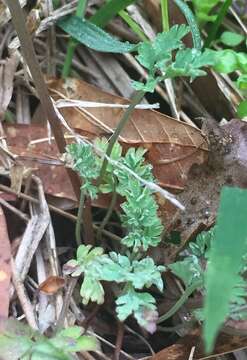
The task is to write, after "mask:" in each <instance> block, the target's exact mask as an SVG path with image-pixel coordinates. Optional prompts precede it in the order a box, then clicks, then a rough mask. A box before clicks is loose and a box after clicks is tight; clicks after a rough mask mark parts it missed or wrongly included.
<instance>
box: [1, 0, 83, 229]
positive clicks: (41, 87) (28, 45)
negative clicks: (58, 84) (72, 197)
mask: <svg viewBox="0 0 247 360" xmlns="http://www.w3.org/2000/svg"><path fill="white" fill-rule="evenodd" d="M6 3H7V5H8V7H9V10H10V12H11V15H12V21H13V24H14V27H15V29H16V32H17V35H18V37H19V39H20V43H21V47H22V53H23V55H24V58H25V60H26V63H27V65H28V67H29V70H30V73H31V75H32V78H33V81H34V84H35V87H36V90H37V93H38V95H39V99H40V102H41V105H42V108H43V111H44V114H45V117H46V119H47V120H48V121H49V122H50V124H51V127H52V131H53V134H54V136H55V139H56V143H57V146H58V149H59V151H60V152H61V153H63V152H64V151H65V147H66V142H65V139H64V136H63V131H62V128H61V124H60V123H59V122H58V118H57V114H56V111H55V109H54V106H53V103H52V100H51V98H50V95H49V92H48V88H47V86H46V84H45V81H44V78H43V75H42V73H41V70H40V67H39V63H38V60H37V58H36V54H35V50H34V46H33V43H32V40H31V37H30V34H29V33H28V31H27V29H26V25H25V18H24V15H23V11H22V9H21V6H20V3H19V1H18V0H6ZM67 171H68V175H69V178H70V181H71V184H72V187H73V190H74V192H75V194H76V196H77V198H78V199H79V195H80V181H79V178H78V176H77V175H76V174H75V173H73V172H72V171H70V170H67ZM87 235H88V234H87ZM89 235H90V234H89Z"/></svg>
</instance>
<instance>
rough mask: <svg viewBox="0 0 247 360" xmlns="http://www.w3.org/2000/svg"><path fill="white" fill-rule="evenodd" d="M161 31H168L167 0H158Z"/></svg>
mask: <svg viewBox="0 0 247 360" xmlns="http://www.w3.org/2000/svg"><path fill="white" fill-rule="evenodd" d="M160 4H161V14H162V27H163V31H169V11H168V0H160Z"/></svg>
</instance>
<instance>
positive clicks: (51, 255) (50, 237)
mask: <svg viewBox="0 0 247 360" xmlns="http://www.w3.org/2000/svg"><path fill="white" fill-rule="evenodd" d="M32 179H33V180H34V181H35V182H36V184H37V187H38V193H39V194H40V199H41V200H40V206H42V213H44V214H46V216H47V218H49V224H48V226H47V229H46V231H45V234H44V235H45V239H46V244H47V252H48V259H49V263H50V266H51V269H52V275H55V276H58V275H59V273H58V261H57V253H56V242H55V235H54V231H53V227H52V223H51V217H50V212H49V208H48V205H47V202H46V198H45V193H44V189H43V185H42V182H41V180H40V179H39V178H38V177H37V176H34V175H33V176H32ZM45 278H46V275H45ZM39 280H40V281H39V282H41V281H42V279H39ZM44 280H45V279H43V281H44ZM41 299H42V297H41ZM43 303H44V304H43V310H42V308H41V310H40V311H39V321H40V323H43V322H44V321H43V319H42V313H45V311H46V307H45V306H46V305H47V304H48V300H47V299H46V302H44V301H43ZM61 307H62V297H61V294H57V296H56V312H57V314H58V313H59V312H60V310H61Z"/></svg>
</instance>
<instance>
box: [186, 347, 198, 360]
mask: <svg viewBox="0 0 247 360" xmlns="http://www.w3.org/2000/svg"><path fill="white" fill-rule="evenodd" d="M195 350H196V347H195V346H193V347H192V348H191V351H190V356H189V358H188V360H193V358H194V353H195Z"/></svg>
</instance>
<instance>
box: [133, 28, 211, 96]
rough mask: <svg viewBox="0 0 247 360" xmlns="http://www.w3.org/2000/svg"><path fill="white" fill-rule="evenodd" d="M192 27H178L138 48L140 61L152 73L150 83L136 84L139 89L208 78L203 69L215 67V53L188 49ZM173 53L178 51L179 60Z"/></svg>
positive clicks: (145, 89) (146, 89)
mask: <svg viewBox="0 0 247 360" xmlns="http://www.w3.org/2000/svg"><path fill="white" fill-rule="evenodd" d="M189 31H190V28H189V27H188V26H186V25H174V26H173V27H172V28H171V29H170V30H169V31H167V32H163V33H160V34H158V35H157V36H156V38H155V39H154V41H153V42H150V43H147V42H144V43H142V44H140V45H139V46H138V55H137V57H136V58H137V60H138V61H139V62H140V64H141V65H142V66H144V67H145V68H146V69H147V71H148V79H147V82H146V84H143V83H142V82H139V81H134V82H133V86H134V87H135V89H137V90H144V91H148V92H153V91H154V89H155V87H156V85H157V84H158V83H159V82H160V81H163V80H165V79H168V78H175V77H178V76H188V77H190V78H191V80H194V79H195V78H197V77H198V76H203V75H206V72H205V71H204V70H202V69H201V68H202V67H204V66H208V65H213V64H214V54H213V53H212V52H211V51H209V50H208V49H206V50H205V51H203V52H202V51H200V50H199V49H195V48H192V49H191V48H185V46H184V44H183V42H182V38H183V37H184V36H185V35H187V34H188V33H189ZM173 51H176V55H175V59H174V56H173Z"/></svg>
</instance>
